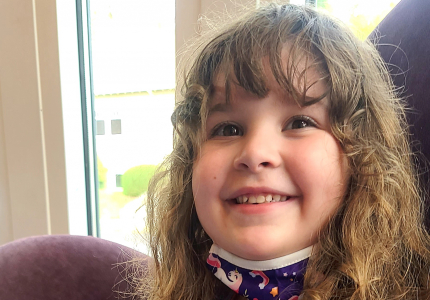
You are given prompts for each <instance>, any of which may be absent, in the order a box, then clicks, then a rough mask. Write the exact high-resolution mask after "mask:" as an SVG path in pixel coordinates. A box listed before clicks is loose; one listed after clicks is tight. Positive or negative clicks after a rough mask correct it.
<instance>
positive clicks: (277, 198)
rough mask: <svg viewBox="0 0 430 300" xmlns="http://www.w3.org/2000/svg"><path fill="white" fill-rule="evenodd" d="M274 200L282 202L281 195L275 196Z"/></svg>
mask: <svg viewBox="0 0 430 300" xmlns="http://www.w3.org/2000/svg"><path fill="white" fill-rule="evenodd" d="M272 198H273V201H275V202H279V200H281V195H273V196H272Z"/></svg>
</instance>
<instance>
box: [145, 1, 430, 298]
mask: <svg viewBox="0 0 430 300" xmlns="http://www.w3.org/2000/svg"><path fill="white" fill-rule="evenodd" d="M286 45H288V58H287V59H286V64H285V61H283V60H282V59H281V51H282V49H284V48H285V47H286ZM195 53H197V56H196V57H195V58H194V60H193V63H192V65H191V67H190V68H189V70H188V72H187V75H186V78H185V81H184V85H183V89H182V95H183V97H182V99H181V100H180V101H178V102H177V106H176V108H175V111H174V113H173V115H172V123H173V125H174V129H175V130H174V147H173V148H174V149H173V152H172V154H171V155H170V156H169V157H168V158H167V159H166V160H165V162H164V164H163V166H162V168H161V169H160V171H159V173H158V174H157V175H156V176H155V177H154V178H153V180H152V181H151V183H150V187H149V190H148V194H147V229H148V232H149V233H148V241H149V246H150V249H151V251H152V256H153V258H154V261H153V267H152V269H151V270H152V273H151V274H152V276H151V277H150V279H146V280H143V283H142V286H141V291H142V293H145V298H148V299H150V300H172V299H184V300H185V299H187V300H191V299H214V298H219V299H223V298H228V297H231V294H230V293H229V292H228V291H227V290H226V288H225V287H223V285H222V284H221V285H220V284H219V282H218V281H217V280H216V279H215V277H214V276H213V275H212V274H211V273H210V272H209V271H208V270H207V269H206V266H205V261H206V258H207V255H208V251H209V248H210V246H211V244H212V241H211V239H210V237H209V236H208V235H207V234H206V233H205V232H204V230H203V228H202V226H201V224H200V222H199V219H198V216H197V213H196V210H195V207H194V200H193V193H192V187H191V179H192V169H193V162H194V161H195V159H196V155H197V153H198V152H199V147H200V145H201V143H202V142H203V141H204V136H203V134H202V132H203V128H204V127H205V121H206V115H207V107H208V102H210V100H211V95H212V91H213V85H214V81H215V79H216V77H217V75H218V74H220V73H222V74H223V75H225V76H223V77H225V85H226V97H227V99H228V97H229V87H230V86H231V84H237V85H240V86H241V87H243V88H244V89H245V90H247V91H249V92H251V93H253V94H255V95H257V96H259V97H261V98H263V97H264V96H265V95H267V93H268V87H267V78H266V75H265V72H264V67H263V58H264V57H268V61H269V65H270V70H271V72H272V73H273V75H274V77H275V79H276V80H277V82H278V84H279V85H280V87H282V88H283V89H285V91H287V92H288V93H289V94H291V95H292V96H293V97H294V99H295V100H296V101H297V102H298V103H299V104H300V105H312V104H314V103H315V102H317V101H319V100H320V99H322V98H324V97H325V96H327V97H328V98H329V99H330V107H329V117H330V124H331V130H332V134H333V136H334V137H335V138H336V139H337V140H338V141H339V143H340V145H341V147H342V149H343V151H344V153H345V155H346V157H347V160H348V164H349V168H350V179H349V182H348V188H347V192H346V194H345V195H344V199H343V201H342V203H341V204H340V206H339V208H338V210H337V211H336V213H335V214H334V215H333V216H332V217H331V218H330V220H329V222H328V224H327V225H326V226H325V227H324V228H322V229H321V231H320V232H319V238H318V242H317V244H316V245H315V246H314V249H313V254H312V256H311V258H310V261H309V264H308V268H307V272H306V276H305V283H304V291H303V297H304V299H429V298H430V295H429V289H428V281H429V267H430V252H429V249H430V240H429V236H428V233H427V232H426V230H425V228H424V226H423V218H424V216H423V203H422V202H423V201H422V195H421V194H420V190H419V188H418V179H417V175H416V171H415V170H414V164H413V160H414V156H413V154H412V152H411V150H410V147H409V141H408V139H409V136H408V133H407V130H408V125H407V122H406V119H405V108H404V104H403V102H402V100H401V99H399V98H398V97H397V95H396V93H395V90H394V87H393V84H392V81H391V78H390V75H389V73H388V70H387V68H386V66H385V64H384V62H383V61H382V59H381V58H380V56H379V54H378V52H377V51H376V50H375V48H374V46H373V45H371V43H370V42H368V41H366V42H362V41H360V40H358V38H356V37H355V36H354V34H353V33H352V32H351V30H349V29H348V28H347V27H345V26H344V25H343V24H341V23H339V22H338V21H337V20H334V19H333V18H332V17H330V16H327V15H325V14H323V13H320V12H316V11H315V10H313V9H311V8H307V7H302V6H295V5H277V4H270V5H268V6H265V7H262V8H258V9H255V10H253V11H251V12H249V13H247V14H245V15H244V16H243V17H242V18H240V19H238V20H236V21H235V22H233V23H232V24H229V25H228V26H224V27H222V28H218V29H217V30H216V31H215V32H214V33H213V35H212V36H211V37H210V39H209V40H208V38H207V37H206V39H205V40H204V41H203V42H201V43H200V44H199V46H198V47H197V50H196V51H195ZM307 58H310V59H307ZM303 60H305V61H307V62H308V65H307V66H306V68H305V70H303V68H299V67H298V63H299V61H303ZM285 65H286V66H285ZM309 68H316V69H317V70H318V71H319V74H320V75H321V76H320V78H319V79H318V80H322V81H324V83H325V85H326V86H327V91H326V93H324V95H321V96H320V97H316V98H310V97H308V96H306V91H307V89H308V88H309V86H306V85H305V84H304V83H303V84H297V78H299V80H298V82H305V80H300V79H301V78H305V77H306V70H308V69H309Z"/></svg>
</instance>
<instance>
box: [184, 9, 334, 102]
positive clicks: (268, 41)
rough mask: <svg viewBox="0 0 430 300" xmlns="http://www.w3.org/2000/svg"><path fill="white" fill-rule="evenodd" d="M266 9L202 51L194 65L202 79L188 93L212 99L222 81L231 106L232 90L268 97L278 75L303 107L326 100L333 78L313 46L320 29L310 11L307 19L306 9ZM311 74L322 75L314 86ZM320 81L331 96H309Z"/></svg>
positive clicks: (287, 89) (193, 81)
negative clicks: (271, 80) (196, 90)
mask: <svg viewBox="0 0 430 300" xmlns="http://www.w3.org/2000/svg"><path fill="white" fill-rule="evenodd" d="M265 10H268V11H270V14H268V13H267V12H266V11H265ZM265 10H263V11H260V12H259V13H257V14H253V17H252V18H249V17H248V16H246V17H245V18H244V19H245V20H246V21H243V22H242V21H239V22H238V23H237V24H236V26H232V27H231V28H230V29H229V30H227V31H224V33H222V34H220V35H218V36H216V37H215V38H213V39H212V40H211V41H210V43H209V44H208V45H207V46H206V47H205V48H204V49H202V52H201V55H200V56H199V57H198V58H197V60H196V62H195V65H194V66H193V67H194V69H196V72H195V73H194V74H195V75H197V76H195V77H194V76H193V78H188V80H187V81H188V83H189V85H188V90H189V88H190V87H191V86H192V85H195V84H197V85H198V86H200V87H202V88H203V89H204V90H205V91H206V93H209V94H211V93H212V92H213V90H214V85H215V82H217V83H218V84H221V85H222V86H223V87H225V93H226V95H225V98H226V100H227V101H229V100H230V98H231V85H237V86H240V87H242V88H243V89H245V90H246V91H248V92H250V93H252V94H254V95H256V96H258V97H259V98H263V97H265V96H266V95H267V93H268V92H269V88H268V85H267V82H268V76H271V75H273V77H274V79H275V80H276V82H277V83H278V84H279V86H280V87H281V88H282V89H283V90H284V91H285V92H286V93H287V94H289V95H291V96H292V97H293V98H294V99H295V100H296V102H297V103H298V104H299V105H301V106H306V105H312V104H314V103H316V102H318V101H320V100H321V99H323V98H324V97H326V96H327V94H328V91H329V85H330V82H329V80H328V78H329V76H328V71H327V66H326V63H325V61H324V57H323V55H322V54H321V52H320V51H319V50H318V47H317V45H315V43H314V41H315V37H317V36H318V26H316V24H315V19H314V17H313V16H312V15H311V12H309V14H308V15H305V16H306V17H307V18H303V11H302V10H303V9H298V8H297V7H294V6H274V7H272V6H269V7H268V8H266V9H265ZM296 10H299V11H296ZM310 69H312V70H315V71H316V73H317V74H318V75H319V78H317V79H316V80H314V81H313V82H310V81H309V78H308V77H307V73H308V71H309V70H310ZM268 73H269V74H268ZM270 73H271V74H270ZM220 78H222V79H221V82H220V80H219V79H220ZM319 81H323V82H324V84H325V85H326V86H327V91H326V92H324V93H323V94H322V95H317V96H314V97H309V96H307V91H308V90H309V89H310V88H311V87H312V86H313V85H314V84H316V83H317V82H319ZM208 98H209V100H210V96H209V97H208Z"/></svg>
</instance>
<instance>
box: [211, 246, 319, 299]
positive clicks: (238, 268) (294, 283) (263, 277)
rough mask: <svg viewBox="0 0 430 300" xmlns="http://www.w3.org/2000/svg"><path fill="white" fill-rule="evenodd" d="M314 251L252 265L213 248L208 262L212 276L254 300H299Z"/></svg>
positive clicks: (309, 248) (303, 251)
mask: <svg viewBox="0 0 430 300" xmlns="http://www.w3.org/2000/svg"><path fill="white" fill-rule="evenodd" d="M311 252H312V247H308V248H305V249H303V250H300V251H298V252H295V253H292V254H289V255H287V256H283V257H279V258H275V259H271V260H266V261H250V260H246V259H243V258H240V257H237V256H236V255H234V254H232V253H230V252H227V251H225V250H224V249H222V248H220V247H218V246H217V245H215V244H213V245H212V247H211V249H210V252H209V257H208V259H207V260H206V262H207V265H208V268H209V270H210V271H212V273H213V274H214V275H215V276H216V277H217V278H218V279H219V280H221V281H222V282H223V283H224V284H225V285H227V286H228V287H229V288H231V289H232V290H233V291H235V292H236V293H238V294H239V295H242V296H244V297H246V298H248V299H250V300H273V299H281V300H298V299H299V296H300V293H301V292H302V290H303V277H304V274H305V271H306V265H307V263H308V258H309V256H310V255H311Z"/></svg>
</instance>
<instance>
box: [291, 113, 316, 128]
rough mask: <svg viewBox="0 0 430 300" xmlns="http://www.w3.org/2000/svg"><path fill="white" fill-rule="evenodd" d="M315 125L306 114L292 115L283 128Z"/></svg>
mask: <svg viewBox="0 0 430 300" xmlns="http://www.w3.org/2000/svg"><path fill="white" fill-rule="evenodd" d="M316 125H317V124H316V122H315V121H314V120H313V119H312V118H310V117H308V116H294V117H293V118H291V119H290V120H289V121H288V123H287V126H286V128H285V130H292V129H303V128H307V127H315V126H316Z"/></svg>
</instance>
